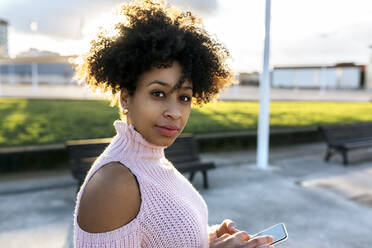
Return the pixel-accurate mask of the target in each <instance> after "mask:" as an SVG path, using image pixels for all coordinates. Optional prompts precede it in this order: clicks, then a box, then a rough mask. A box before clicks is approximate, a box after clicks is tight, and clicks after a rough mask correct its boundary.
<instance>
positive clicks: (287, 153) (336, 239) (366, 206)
mask: <svg viewBox="0 0 372 248" xmlns="http://www.w3.org/2000/svg"><path fill="white" fill-rule="evenodd" d="M325 148H326V146H325V144H323V143H315V144H307V145H296V146H290V147H289V146H287V147H278V148H273V149H272V150H271V154H270V164H271V166H270V167H269V170H267V171H262V170H259V169H257V168H256V166H255V164H254V163H255V150H239V151H235V152H213V153H204V154H202V158H203V159H211V160H214V161H215V162H216V163H217V169H215V170H212V171H210V172H209V173H208V177H209V183H210V188H209V189H207V190H205V189H203V188H202V176H201V173H197V174H196V175H195V179H194V182H193V183H194V186H195V187H196V188H197V189H198V190H199V192H200V193H201V195H202V196H203V197H204V199H205V201H206V202H207V204H208V209H209V224H210V225H212V224H217V223H220V222H222V221H223V220H224V219H226V218H229V219H232V220H234V221H235V222H236V224H237V227H238V229H241V230H245V231H247V232H248V233H256V232H258V231H260V230H262V229H264V228H266V227H268V226H271V225H273V224H275V223H278V222H284V223H285V224H286V226H287V229H288V233H289V239H288V240H287V241H285V243H283V244H282V245H280V247H288V248H295V247H302V248H310V247H311V248H314V247H322V248H331V247H332V248H333V247H338V248H350V247H358V248H367V247H370V246H371V243H372V236H371V230H372V221H371V220H372V202H369V200H368V199H369V198H368V197H371V196H372V192H371V191H372V190H371V189H372V180H371V175H372V174H371V173H372V149H364V150H359V151H354V152H351V153H350V161H351V163H350V166H348V167H344V166H343V165H342V163H341V157H337V156H335V157H334V158H332V160H331V162H330V163H324V162H323V156H324V153H325ZM48 173H49V174H48ZM48 173H46V172H43V173H34V174H32V173H30V174H29V175H28V176H23V177H22V176H13V177H12V176H9V175H7V176H0V202H1V204H0V220H1V221H0V244H1V245H0V246H1V247H7V248H15V247H29V248H33V247H38V248H39V247H49V248H52V247H69V244H71V238H72V226H71V223H72V213H73V208H74V198H73V195H74V191H75V188H74V186H72V185H73V183H74V180H73V179H72V178H71V176H70V174H69V172H68V171H67V170H60V171H55V172H48ZM356 188H357V189H358V190H354V189H356ZM361 199H362V200H361ZM371 199H372V198H371Z"/></svg>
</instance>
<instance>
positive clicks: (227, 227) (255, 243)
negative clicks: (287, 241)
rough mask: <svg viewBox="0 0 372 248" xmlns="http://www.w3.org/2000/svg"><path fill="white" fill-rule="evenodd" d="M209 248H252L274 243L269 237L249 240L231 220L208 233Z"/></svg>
mask: <svg viewBox="0 0 372 248" xmlns="http://www.w3.org/2000/svg"><path fill="white" fill-rule="evenodd" d="M209 239H210V246H209V247H210V248H235V247H243V248H254V247H259V246H262V245H267V244H270V243H271V242H273V241H274V238H273V237H271V236H267V235H266V236H260V237H254V238H253V239H250V236H249V234H248V233H246V232H243V231H240V230H238V229H237V228H236V227H235V223H234V222H233V221H232V220H229V219H226V220H224V221H223V222H222V223H221V225H220V226H217V227H215V228H214V229H212V232H211V233H209ZM265 247H267V248H274V247H273V246H265Z"/></svg>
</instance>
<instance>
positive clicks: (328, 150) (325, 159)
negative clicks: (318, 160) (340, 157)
mask: <svg viewBox="0 0 372 248" xmlns="http://www.w3.org/2000/svg"><path fill="white" fill-rule="evenodd" d="M331 156H332V149H331V148H329V147H328V148H327V154H326V156H325V157H324V161H326V162H328V161H329V159H330V158H331Z"/></svg>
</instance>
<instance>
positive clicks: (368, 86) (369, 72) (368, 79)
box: [366, 46, 372, 90]
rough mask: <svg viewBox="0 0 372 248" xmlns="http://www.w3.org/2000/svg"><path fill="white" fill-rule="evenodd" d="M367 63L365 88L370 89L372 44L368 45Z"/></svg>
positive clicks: (371, 85)
mask: <svg viewBox="0 0 372 248" xmlns="http://www.w3.org/2000/svg"><path fill="white" fill-rule="evenodd" d="M369 48H370V52H369V54H370V55H369V63H368V65H367V69H366V89H368V90H372V46H370V47H369Z"/></svg>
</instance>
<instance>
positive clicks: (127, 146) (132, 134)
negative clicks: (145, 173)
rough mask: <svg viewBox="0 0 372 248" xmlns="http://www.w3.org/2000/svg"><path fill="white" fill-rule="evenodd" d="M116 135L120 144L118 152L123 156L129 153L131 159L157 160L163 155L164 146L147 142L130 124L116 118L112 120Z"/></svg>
mask: <svg viewBox="0 0 372 248" xmlns="http://www.w3.org/2000/svg"><path fill="white" fill-rule="evenodd" d="M114 126H115V129H116V133H117V137H118V138H119V139H120V141H121V142H122V144H121V145H120V147H121V149H120V150H121V151H120V153H121V154H123V155H124V156H128V155H129V154H130V156H131V158H133V159H149V160H154V159H155V160H157V159H161V158H163V157H164V149H165V148H166V146H158V145H154V144H152V143H150V142H148V141H147V140H146V139H145V138H143V136H142V135H141V134H140V133H139V132H137V131H136V130H135V129H134V126H133V125H132V124H129V125H128V124H127V123H126V122H125V121H122V120H116V121H115V122H114Z"/></svg>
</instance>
